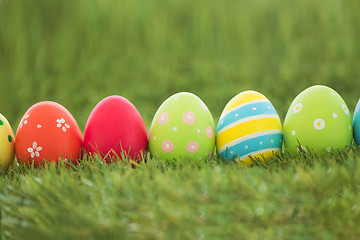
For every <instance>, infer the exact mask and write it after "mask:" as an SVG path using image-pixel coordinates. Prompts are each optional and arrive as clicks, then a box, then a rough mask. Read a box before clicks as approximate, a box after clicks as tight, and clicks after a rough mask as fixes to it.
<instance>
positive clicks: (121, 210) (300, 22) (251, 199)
mask: <svg viewBox="0 0 360 240" xmlns="http://www.w3.org/2000/svg"><path fill="white" fill-rule="evenodd" d="M359 11H360V2H359V1H357V0H350V1H346V2H344V1H340V0H332V1H328V0H318V1H313V0H303V1H295V0H289V1H285V0H274V1H267V0H253V1H240V0H239V1H232V0H224V1H215V0H197V1H191V0H170V1H166V0H153V1H146V0H123V1H110V0H104V1H100V0H79V1H71V0H64V1H55V0H49V1H35V0H28V1H20V0H0V19H1V21H0V112H1V113H2V114H3V115H5V117H7V119H8V120H9V121H10V123H11V125H12V127H13V129H14V130H16V128H17V125H18V123H19V121H20V119H21V117H22V115H23V114H24V113H25V111H26V110H27V109H28V108H29V107H30V106H31V105H32V104H34V103H36V102H38V101H42V100H52V101H56V102H59V103H61V104H62V105H64V106H65V107H66V108H68V109H69V111H70V112H71V113H72V114H73V116H74V117H75V118H76V119H77V121H78V123H79V126H80V128H81V129H82V130H83V129H84V126H85V123H86V120H87V118H88V116H89V114H90V112H91V110H92V108H93V107H94V106H95V105H96V103H97V102H99V101H100V100H101V99H102V98H104V97H106V96H108V95H111V94H118V95H122V96H124V97H126V98H128V99H129V100H130V101H131V102H133V103H134V105H135V106H136V107H137V108H138V110H139V112H140V113H141V114H142V116H143V118H144V120H145V123H146V125H147V127H149V126H150V123H151V120H152V117H153V115H154V114H155V112H156V110H157V108H158V107H159V106H160V104H161V103H162V102H163V101H164V100H165V99H166V98H167V97H169V96H170V95H172V94H173V93H176V92H179V91H190V92H193V93H195V94H196V95H198V96H199V97H200V98H201V99H202V100H203V101H204V102H205V103H206V104H207V105H208V107H209V109H210V111H211V112H212V114H213V116H214V119H215V120H216V121H217V119H218V117H219V116H220V113H221V111H222V109H223V108H224V106H225V104H226V103H227V102H228V101H229V100H230V99H231V98H232V97H233V96H234V95H236V94H238V93H239V92H241V91H244V90H249V89H253V90H257V91H259V92H261V93H263V94H264V95H265V96H267V97H268V98H269V100H270V101H271V102H272V103H273V105H274V106H275V108H276V109H277V111H278V113H279V115H280V117H281V119H283V118H284V116H285V114H286V111H287V108H288V107H289V105H290V103H291V101H292V100H293V99H294V98H295V96H296V95H297V94H298V93H299V92H301V91H302V90H304V89H305V88H307V87H309V86H311V85H314V84H324V85H327V86H330V87H332V88H334V89H335V90H336V91H338V92H339V93H340V95H341V96H342V97H343V98H344V100H345V101H346V103H347V104H348V106H349V108H350V109H354V107H355V104H356V103H357V100H358V99H359V97H360V82H359V81H360V68H359V65H360V45H359V39H360V31H359V30H358V26H359V24H360V15H359V14H358V13H359ZM359 160H360V152H359V147H356V146H352V147H351V149H348V150H345V151H343V152H340V153H336V154H326V155H311V154H307V155H302V156H295V155H289V154H288V153H283V154H282V155H280V156H277V157H275V158H274V159H271V160H270V162H269V164H268V165H264V164H260V163H258V164H257V165H256V166H255V167H252V168H241V167H240V166H239V165H237V164H234V163H230V164H223V163H222V162H220V161H219V160H217V159H211V160H209V161H203V162H202V161H200V162H198V161H196V162H195V161H194V162H191V161H190V162H184V163H176V164H174V163H168V162H164V161H161V160H159V159H151V158H150V157H148V162H147V163H146V164H141V166H140V167H139V168H137V169H132V168H131V167H130V166H128V165H124V164H111V165H107V164H101V162H100V161H99V160H96V159H95V160H93V161H84V162H82V163H81V164H80V165H79V166H77V167H73V168H70V169H69V168H67V167H65V166H63V165H61V166H59V167H55V166H53V165H50V166H48V167H45V168H39V169H34V168H26V167H24V166H22V165H19V166H18V165H17V164H15V165H13V167H12V168H11V169H10V171H9V172H8V173H7V174H4V173H3V174H1V178H2V180H1V182H0V203H1V234H2V237H3V238H4V239H13V238H14V239H24V238H31V239H50V238H51V239H56V238H57V239H105V238H110V239H111V238H119V236H122V237H127V238H131V239H170V238H171V239H234V238H244V239H245V238H247V239H290V238H291V239H358V238H360V230H359V228H358V222H359V220H360V219H359V218H360V214H359V206H360V202H359V195H358V193H359V191H358V186H359V184H360V178H359V176H360V172H359V170H360V167H359V166H358V162H359Z"/></svg>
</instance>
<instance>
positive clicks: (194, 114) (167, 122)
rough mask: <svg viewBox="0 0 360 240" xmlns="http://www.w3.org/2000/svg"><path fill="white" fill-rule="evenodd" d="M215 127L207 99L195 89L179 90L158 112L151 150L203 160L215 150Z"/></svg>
mask: <svg viewBox="0 0 360 240" xmlns="http://www.w3.org/2000/svg"><path fill="white" fill-rule="evenodd" d="M214 131H215V125H214V120H213V118H212V115H211V113H210V111H209V109H208V108H207V106H206V105H205V103H204V102H203V101H202V100H201V99H200V98H199V97H197V96H196V95H194V94H192V93H188V92H181V93H177V94H174V95H172V96H171V97H169V98H168V99H166V100H165V102H163V103H162V104H161V106H160V107H159V109H158V110H157V112H156V113H155V116H154V119H153V121H152V124H151V127H150V133H149V151H150V153H151V155H152V156H154V157H156V158H158V159H168V160H174V159H175V160H176V161H180V160H183V159H185V158H191V159H194V160H203V159H206V158H207V157H208V156H209V155H212V154H213V151H214V147H215V135H214Z"/></svg>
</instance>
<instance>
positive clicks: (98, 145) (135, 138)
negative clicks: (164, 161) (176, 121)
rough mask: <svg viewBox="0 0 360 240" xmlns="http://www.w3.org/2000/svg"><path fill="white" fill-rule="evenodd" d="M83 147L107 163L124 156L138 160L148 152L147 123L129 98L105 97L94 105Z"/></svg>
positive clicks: (87, 123) (86, 128) (87, 124)
mask: <svg viewBox="0 0 360 240" xmlns="http://www.w3.org/2000/svg"><path fill="white" fill-rule="evenodd" d="M84 148H85V150H86V151H87V152H88V153H89V154H90V155H94V154H95V155H98V156H101V157H102V158H103V159H104V160H105V161H107V162H110V161H112V160H114V161H116V159H117V158H120V159H122V157H123V156H125V157H126V158H127V157H131V158H132V159H133V160H135V161H139V160H140V158H141V155H142V154H143V153H144V152H145V151H146V150H147V131H146V126H145V123H144V120H143V119H142V117H141V115H140V113H139V112H138V110H137V109H136V108H135V106H134V105H133V104H132V103H131V102H130V101H129V100H127V99H126V98H124V97H121V96H110V97H106V98H104V99H103V100H101V101H100V102H99V103H98V104H97V105H96V106H95V108H94V109H93V110H92V112H91V113H90V116H89V118H88V120H87V122H86V126H85V131H84Z"/></svg>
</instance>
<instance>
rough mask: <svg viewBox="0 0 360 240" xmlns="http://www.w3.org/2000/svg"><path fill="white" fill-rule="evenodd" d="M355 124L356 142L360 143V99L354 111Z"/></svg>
mask: <svg viewBox="0 0 360 240" xmlns="http://www.w3.org/2000/svg"><path fill="white" fill-rule="evenodd" d="M353 126H354V139H355V142H356V143H357V144H358V145H360V99H359V101H358V103H357V104H356V108H355V111H354V118H353Z"/></svg>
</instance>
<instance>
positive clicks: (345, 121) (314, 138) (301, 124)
mask: <svg viewBox="0 0 360 240" xmlns="http://www.w3.org/2000/svg"><path fill="white" fill-rule="evenodd" d="M352 134H353V131H352V124H351V115H350V112H349V109H348V107H347V105H346V103H345V102H344V100H343V99H342V98H341V96H340V95H339V94H338V93H337V92H336V91H334V90H333V89H331V88H329V87H326V86H322V85H316V86H312V87H309V88H307V89H306V90H304V91H303V92H301V93H300V94H299V95H298V96H296V98H295V99H294V101H293V102H292V103H291V105H290V108H289V110H288V112H287V114H286V116H285V121H284V138H285V139H284V142H285V147H286V148H287V149H288V150H289V151H290V152H293V153H296V152H299V151H305V152H307V151H308V150H313V151H316V152H321V151H323V150H326V151H328V152H330V151H332V150H337V149H343V148H344V147H345V146H347V145H349V144H351V141H352ZM300 148H301V149H300Z"/></svg>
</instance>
